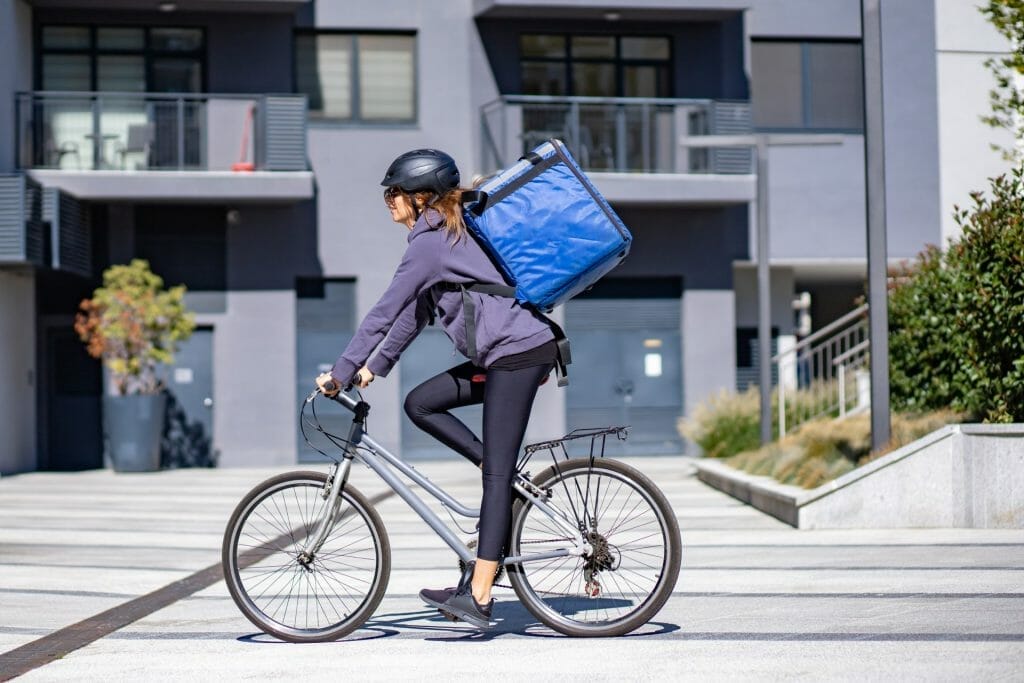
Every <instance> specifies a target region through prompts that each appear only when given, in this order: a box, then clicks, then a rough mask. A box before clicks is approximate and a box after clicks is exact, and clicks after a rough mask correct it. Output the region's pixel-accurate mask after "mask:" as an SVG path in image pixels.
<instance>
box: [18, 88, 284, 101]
mask: <svg viewBox="0 0 1024 683" xmlns="http://www.w3.org/2000/svg"><path fill="white" fill-rule="evenodd" d="M14 95H15V97H17V98H21V97H26V96H28V97H53V98H57V99H61V98H64V99H81V98H83V97H103V98H107V97H109V98H111V99H147V100H180V99H186V100H209V99H218V100H221V99H224V100H258V99H262V98H265V97H302V95H299V94H296V93H293V92H292V93H266V92H260V93H209V92H201V93H198V92H177V93H174V92H133V91H120V90H19V91H17V92H15V93H14Z"/></svg>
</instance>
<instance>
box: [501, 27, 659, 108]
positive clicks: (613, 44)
mask: <svg viewBox="0 0 1024 683" xmlns="http://www.w3.org/2000/svg"><path fill="white" fill-rule="evenodd" d="M519 54H520V62H519V75H520V90H521V92H522V93H523V94H525V95H554V96H563V95H585V96H592V97H669V96H671V94H672V83H671V68H670V67H671V50H670V42H669V39H668V38H667V37H664V36H610V35H565V34H562V35H556V34H542V33H524V34H522V35H521V36H520V37H519Z"/></svg>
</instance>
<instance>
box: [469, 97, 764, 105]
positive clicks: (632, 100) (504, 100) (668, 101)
mask: <svg viewBox="0 0 1024 683" xmlns="http://www.w3.org/2000/svg"><path fill="white" fill-rule="evenodd" d="M714 102H744V103H746V102H747V100H735V99H733V100H714V99H709V98H705V97H592V96H585V95H502V96H501V97H498V98H497V99H494V100H491V101H490V102H487V103H486V104H484V105H483V106H484V107H490V106H494V105H497V104H515V103H523V104H562V103H566V104H572V103H576V104H623V105H642V104H648V105H651V104H653V105H665V106H670V105H679V104H699V105H709V104H712V103H714Z"/></svg>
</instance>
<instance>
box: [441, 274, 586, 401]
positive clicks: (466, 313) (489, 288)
mask: <svg viewBox="0 0 1024 683" xmlns="http://www.w3.org/2000/svg"><path fill="white" fill-rule="evenodd" d="M445 284H446V286H447V288H448V289H449V290H455V289H459V290H462V315H463V320H465V323H466V350H467V351H468V352H469V359H470V360H471V361H473V362H474V363H475V364H477V365H479V364H480V361H479V359H478V358H477V350H476V304H474V303H473V298H472V297H471V296H469V293H470V292H477V293H478V294H491V295H493V296H505V297H509V298H512V299H514V298H515V295H516V289H515V287H512V286H510V285H492V284H485V283H482V282H472V283H469V284H454V283H445ZM525 305H529V304H525ZM531 308H533V307H531ZM533 311H534V312H535V313H537V314H538V315H539V316H540V317H542V318H544V321H545V322H546V323H547V324H548V326H549V327H550V328H551V331H552V332H553V333H554V335H555V350H556V353H555V374H556V375H557V376H558V386H560V387H564V386H566V385H567V384H569V371H568V368H567V367H566V366H567V365H569V364H570V363H572V353H571V352H570V350H569V338H568V337H566V336H565V330H563V329H562V327H561V325H559V324H558V323H556V322H555V321H554V320H552V319H551V318H549V317H548V316H547V315H545V314H544V313H543V312H541V311H539V310H537V309H536V308H533Z"/></svg>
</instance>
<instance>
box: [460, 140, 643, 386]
mask: <svg viewBox="0 0 1024 683" xmlns="http://www.w3.org/2000/svg"><path fill="white" fill-rule="evenodd" d="M464 200H466V201H468V202H470V203H469V204H468V208H467V210H466V212H465V219H466V225H467V226H468V227H469V230H470V231H471V232H472V233H473V235H474V237H476V239H477V241H478V242H480V244H481V246H483V248H484V250H485V251H487V252H488V253H489V254H490V256H491V257H492V258H493V259H494V262H495V263H496V265H497V266H498V268H499V269H500V270H501V271H502V273H503V274H504V275H505V278H506V279H507V280H508V281H509V283H511V286H503V285H489V284H472V285H464V286H458V288H459V289H461V290H462V295H463V307H464V309H465V319H466V325H467V330H466V339H467V343H468V346H469V356H470V358H471V359H472V360H473V361H474V362H476V329H475V326H476V320H475V317H476V316H475V313H474V305H473V302H472V300H471V299H470V297H469V295H468V293H467V292H468V291H475V292H480V293H483V294H493V295H498V296H510V297H515V299H516V300H518V301H519V302H520V303H522V304H526V305H529V306H532V307H533V308H534V309H536V310H537V311H539V312H541V313H542V314H543V312H545V311H550V310H551V309H552V308H554V307H555V306H557V305H559V304H561V303H563V302H565V301H567V300H569V299H571V298H572V297H574V296H576V295H577V294H579V293H580V292H582V291H583V290H585V289H587V288H588V287H590V286H591V285H592V284H594V283H595V282H597V280H598V279H600V278H601V277H602V276H603V275H604V274H605V273H607V272H608V271H610V270H611V269H612V268H614V267H615V266H617V265H618V264H619V262H621V261H622V260H623V259H624V258H626V255H627V254H629V247H630V244H631V243H632V241H633V237H632V235H630V234H629V230H627V229H626V226H625V225H623V223H622V220H621V219H620V218H619V217H618V216H617V215H616V214H615V212H614V211H612V208H611V206H609V205H608V202H607V201H605V199H604V197H602V196H601V194H600V193H599V192H598V191H597V189H596V188H595V187H594V185H593V184H592V183H591V182H590V180H589V179H588V178H587V177H586V175H584V173H583V171H582V170H580V167H579V165H578V164H577V163H576V161H575V160H574V159H573V158H572V156H570V155H569V151H568V150H567V149H566V148H565V145H564V144H562V142H561V141H559V140H550V141H548V142H546V143H544V144H543V145H541V146H539V147H537V148H536V149H534V150H533V151H532V152H530V153H529V154H527V155H526V156H524V157H523V158H522V159H520V160H519V162H518V163H516V164H515V165H514V166H512V167H511V168H509V169H507V170H505V171H503V172H501V173H500V174H498V175H497V176H496V177H494V178H492V179H491V180H489V181H487V182H486V183H484V184H483V185H482V186H481V187H480V188H479V190H478V191H477V192H475V193H473V192H466V193H464ZM548 324H549V325H551V329H552V331H553V332H554V333H555V338H556V341H557V342H558V361H557V364H556V368H557V370H558V376H559V378H558V385H559V386H565V385H566V384H568V382H569V380H568V378H567V376H566V367H565V366H566V365H568V364H569V363H571V362H572V358H571V355H570V353H569V341H568V339H566V337H565V333H564V332H563V331H562V329H561V328H560V327H559V326H558V325H557V324H556V323H555V322H554V321H552V320H550V319H548Z"/></svg>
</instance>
